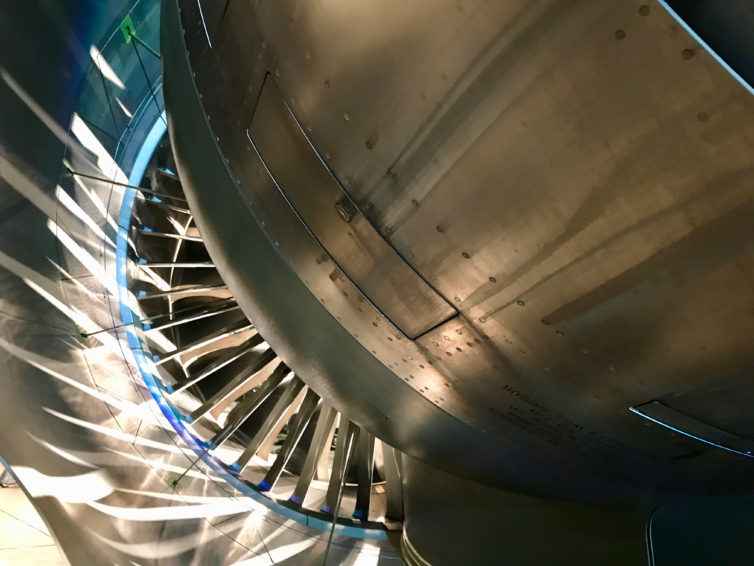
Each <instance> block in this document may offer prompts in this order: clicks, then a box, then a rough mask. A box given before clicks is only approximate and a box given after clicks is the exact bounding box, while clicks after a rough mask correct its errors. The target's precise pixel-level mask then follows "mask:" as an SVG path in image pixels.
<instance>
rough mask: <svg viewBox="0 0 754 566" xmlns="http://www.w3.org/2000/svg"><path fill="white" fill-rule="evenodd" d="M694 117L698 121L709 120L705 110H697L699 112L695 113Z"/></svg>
mask: <svg viewBox="0 0 754 566" xmlns="http://www.w3.org/2000/svg"><path fill="white" fill-rule="evenodd" d="M696 119H697V120H699V121H700V122H706V121H707V120H709V114H707V113H706V112H699V114H697V115H696Z"/></svg>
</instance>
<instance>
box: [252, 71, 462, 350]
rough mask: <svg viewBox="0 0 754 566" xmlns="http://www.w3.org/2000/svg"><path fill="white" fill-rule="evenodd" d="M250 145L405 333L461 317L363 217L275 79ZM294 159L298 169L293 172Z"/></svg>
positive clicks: (325, 243)
mask: <svg viewBox="0 0 754 566" xmlns="http://www.w3.org/2000/svg"><path fill="white" fill-rule="evenodd" d="M249 141H250V142H251V143H252V145H253V146H254V149H255V150H256V151H257V153H258V154H259V156H260V158H261V159H262V161H263V162H264V165H265V167H266V168H267V170H268V171H269V173H270V175H271V176H272V178H273V179H274V181H275V185H276V186H277V187H278V188H279V189H280V191H281V192H282V193H283V195H284V196H285V198H286V199H287V200H288V201H289V202H290V203H291V205H292V206H293V208H294V209H295V211H296V213H297V214H298V215H299V216H300V217H301V219H302V220H303V222H304V223H305V224H306V227H307V228H308V229H309V230H310V231H311V232H312V234H313V235H314V237H315V238H316V239H317V240H318V241H319V243H320V244H321V245H322V247H323V248H324V249H325V250H326V252H327V254H328V255H329V256H330V257H332V259H333V260H334V261H335V263H336V264H337V265H338V267H339V268H340V269H341V270H342V271H343V272H344V273H345V274H346V276H347V277H348V278H349V279H350V280H351V281H353V283H354V284H355V285H356V287H358V288H359V290H360V291H361V292H362V293H364V295H365V296H366V297H367V298H369V300H370V301H371V302H372V303H373V304H374V305H375V306H376V307H377V309H379V311H380V312H382V313H383V314H384V316H385V317H387V319H388V320H390V322H392V323H393V324H394V325H395V326H397V327H398V328H399V329H400V330H401V331H402V332H403V333H404V334H405V335H407V336H408V337H409V338H412V339H413V338H416V337H417V336H420V335H421V334H424V333H425V332H427V331H429V330H431V329H432V328H434V327H435V326H437V325H439V324H442V323H443V322H445V321H446V320H447V319H449V318H450V317H452V316H454V315H455V314H457V313H456V310H455V309H454V308H453V307H452V306H450V305H449V304H448V303H447V301H446V300H445V299H443V298H442V297H441V296H440V295H438V294H437V292H436V291H434V290H433V289H432V288H431V287H430V286H429V285H428V284H427V283H426V282H425V281H424V280H423V279H422V278H421V277H419V276H418V275H417V274H416V272H414V271H413V270H412V269H411V268H410V267H409V266H408V264H406V262H405V261H404V260H403V258H401V257H400V256H399V255H398V254H397V253H396V252H395V250H394V249H393V248H392V247H390V245H389V244H388V243H387V242H386V241H385V240H384V239H383V238H382V236H381V235H380V234H379V233H378V232H377V231H376V230H375V229H374V228H373V227H372V225H371V224H370V223H369V221H368V220H366V218H364V215H363V214H361V212H360V211H359V210H358V208H357V207H356V205H354V203H353V202H352V201H351V199H350V198H349V197H348V194H347V193H346V192H345V191H344V190H343V189H342V187H341V186H340V185H339V184H338V181H337V180H336V179H335V178H334V177H333V176H332V175H331V174H330V172H329V171H328V170H327V166H326V165H325V163H324V162H323V161H322V159H321V158H320V156H319V155H317V153H316V150H315V149H314V148H313V147H312V146H311V144H310V142H309V140H307V138H306V134H305V133H304V132H303V131H302V130H301V127H300V125H299V124H298V123H297V122H296V119H295V117H294V116H293V115H292V114H291V112H290V108H288V106H287V105H286V104H285V100H284V99H283V98H282V95H281V94H280V91H279V90H278V88H277V86H276V85H275V84H274V81H273V80H272V78H271V77H269V76H268V77H267V79H266V80H265V86H264V87H263V88H262V94H261V96H260V98H259V102H258V103H257V107H256V110H255V112H254V117H253V118H252V121H251V125H250V126H249ZM291 161H294V162H296V163H297V164H298V165H297V166H296V167H290V162H291Z"/></svg>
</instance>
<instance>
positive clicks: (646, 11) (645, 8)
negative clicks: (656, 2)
mask: <svg viewBox="0 0 754 566" xmlns="http://www.w3.org/2000/svg"><path fill="white" fill-rule="evenodd" d="M639 15H640V16H648V15H649V6H647V5H646V4H643V5H642V6H639Z"/></svg>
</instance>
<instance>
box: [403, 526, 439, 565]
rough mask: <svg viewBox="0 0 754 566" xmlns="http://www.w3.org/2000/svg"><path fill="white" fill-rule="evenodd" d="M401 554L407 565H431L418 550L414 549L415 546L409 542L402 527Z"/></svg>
mask: <svg viewBox="0 0 754 566" xmlns="http://www.w3.org/2000/svg"><path fill="white" fill-rule="evenodd" d="M401 556H402V557H403V560H404V561H405V562H406V564H408V565H409V566H432V563H431V562H429V561H428V560H425V559H424V557H423V556H422V555H421V554H419V551H418V550H416V547H415V546H414V545H413V544H411V541H410V540H409V539H408V534H407V533H406V529H403V536H402V537H401Z"/></svg>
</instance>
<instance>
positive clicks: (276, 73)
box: [275, 69, 280, 77]
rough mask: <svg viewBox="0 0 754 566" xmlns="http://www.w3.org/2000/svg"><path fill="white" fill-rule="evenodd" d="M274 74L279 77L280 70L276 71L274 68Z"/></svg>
mask: <svg viewBox="0 0 754 566" xmlns="http://www.w3.org/2000/svg"><path fill="white" fill-rule="evenodd" d="M275 76H276V77H279V76H280V71H278V70H277V69H275Z"/></svg>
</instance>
